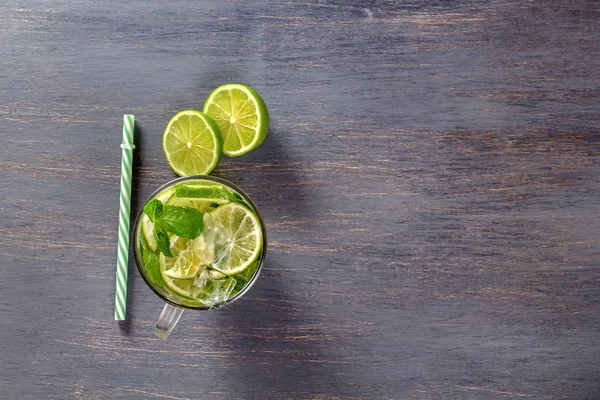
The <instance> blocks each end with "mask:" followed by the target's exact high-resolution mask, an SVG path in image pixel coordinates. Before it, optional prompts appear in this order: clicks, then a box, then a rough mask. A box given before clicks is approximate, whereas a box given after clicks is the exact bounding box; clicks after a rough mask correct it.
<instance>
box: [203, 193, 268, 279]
mask: <svg viewBox="0 0 600 400" xmlns="http://www.w3.org/2000/svg"><path fill="white" fill-rule="evenodd" d="M205 216H209V217H212V218H209V217H206V218H205V219H204V221H205V224H206V225H205V231H206V235H207V237H211V236H210V235H212V237H214V238H217V239H212V240H213V243H214V256H213V264H212V266H213V268H214V269H217V270H219V271H220V272H222V273H224V274H226V275H229V276H231V275H235V274H239V273H241V272H242V271H244V270H246V269H247V268H248V267H249V266H250V265H251V264H252V262H253V261H254V260H256V259H257V258H258V257H259V255H260V252H261V249H262V229H261V226H260V222H259V220H258V218H257V216H256V214H254V213H253V212H252V211H250V209H248V208H247V207H245V206H243V205H241V204H237V203H228V204H224V205H222V206H220V207H219V208H217V209H215V210H214V211H212V212H210V213H209V214H205ZM211 219H212V221H211ZM204 234H205V233H203V235H204Z"/></svg>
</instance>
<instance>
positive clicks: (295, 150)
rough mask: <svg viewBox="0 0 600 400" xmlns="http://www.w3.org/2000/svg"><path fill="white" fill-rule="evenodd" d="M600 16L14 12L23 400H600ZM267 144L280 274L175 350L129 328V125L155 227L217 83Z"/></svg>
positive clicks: (132, 287) (38, 8) (250, 158)
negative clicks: (165, 146)
mask: <svg viewBox="0 0 600 400" xmlns="http://www.w3.org/2000/svg"><path fill="white" fill-rule="evenodd" d="M599 10H600V9H599V8H598V4H597V3H595V2H593V1H583V0H582V1H574V0H560V1H558V0H556V1H537V2H536V1H464V2H458V1H440V2H429V1H416V0H412V1H402V2H400V1H397V2H393V1H366V2H361V1H357V0H353V1H334V0H331V1H329V0H318V1H313V0H309V1H305V2H293V1H282V2H280V1H265V0H261V1H258V0H257V1H252V2H250V1H247V2H246V1H233V0H232V1H218V0H214V1H204V2H192V1H181V0H175V1H153V2H146V1H131V2H117V1H89V0H88V1H82V2H71V1H66V0H57V1H52V2H48V1H41V0H31V1H21V0H8V2H3V3H2V4H1V5H0V27H1V29H0V65H1V67H2V68H1V69H0V141H1V149H2V150H1V158H0V166H1V168H0V179H1V183H2V184H1V187H2V205H1V206H0V211H1V212H2V214H1V215H2V219H1V222H0V233H1V235H2V250H1V253H0V263H1V265H2V278H1V280H0V310H1V314H0V315H1V322H2V328H1V333H0V335H1V336H0V349H1V350H0V351H1V352H0V355H1V360H2V361H1V363H0V399H61V400H62V399H71V398H72V399H117V398H131V399H175V400H183V399H312V400H325V399H331V400H334V399H335V400H340V399H344V400H345V399H567V398H568V399H598V398H600V361H599V360H600V312H599V311H600V269H599V262H600V251H599V243H598V237H599V234H600V217H599V212H600V180H599V175H600V174H599V164H600V128H599V126H600V106H599V104H598V101H599V97H600V96H599V94H600V45H599V43H600V11H599ZM228 82H244V83H247V84H249V85H251V86H253V87H254V88H256V89H257V90H258V91H259V92H260V93H261V94H262V95H263V97H264V99H265V101H266V103H267V105H268V106H269V110H270V114H271V121H272V123H271V129H270V132H269V135H268V137H267V139H266V140H265V142H264V143H263V145H262V146H261V147H260V148H259V149H257V150H256V151H254V152H252V153H250V154H247V155H245V156H243V157H239V158H235V159H230V158H225V159H224V160H223V162H222V163H221V164H220V166H219V167H218V168H217V169H216V170H215V172H214V174H215V175H216V176H220V177H223V178H226V179H229V180H231V181H232V182H234V183H236V184H238V185H240V186H241V187H242V188H243V189H244V190H246V191H247V192H248V193H249V194H250V195H251V196H252V197H253V199H254V200H255V201H256V203H257V204H258V206H259V207H260V209H261V210H262V213H263V216H264V218H265V222H266V225H267V229H268V234H269V254H268V256H267V262H266V265H265V267H264V271H263V274H262V275H261V277H260V280H259V281H258V282H257V284H256V286H255V287H254V288H253V289H252V290H251V291H250V292H249V293H248V294H247V296H246V297H245V298H244V299H242V300H240V301H239V302H237V303H236V304H234V305H232V306H231V307H230V308H226V309H224V310H222V311H218V312H197V313H193V312H186V313H184V316H183V318H182V320H181V322H180V325H179V326H178V327H177V329H176V331H175V332H174V333H173V335H172V336H171V337H170V338H169V339H168V340H167V341H162V340H160V339H158V338H156V337H155V336H154V335H153V329H154V323H155V320H156V318H157V316H158V313H159V310H160V308H161V306H162V305H161V301H160V299H159V298H158V297H156V296H155V295H154V294H153V293H152V292H151V291H150V289H149V288H148V287H146V285H145V284H144V282H143V280H142V279H141V277H140V276H139V274H138V272H137V270H136V269H135V266H134V265H133V263H130V266H129V268H130V277H129V298H128V310H127V311H128V313H127V317H128V318H127V321H126V322H124V323H117V322H115V321H114V320H113V301H114V287H115V268H116V261H115V260H116V244H117V238H116V232H117V210H118V190H119V170H120V148H119V144H120V140H121V129H122V128H121V127H122V125H121V124H122V116H123V114H124V113H132V114H135V116H136V120H137V127H138V130H137V133H136V134H137V137H136V141H137V143H136V145H137V148H136V150H135V167H134V181H135V182H134V189H133V197H134V200H133V205H132V210H133V212H137V210H139V208H140V206H141V204H142V202H143V201H144V200H145V199H146V198H147V196H148V195H149V194H150V193H151V192H152V191H154V190H155V189H156V188H157V187H158V186H160V185H161V184H163V183H165V182H167V181H169V180H170V179H172V178H173V177H174V175H173V173H172V172H171V171H170V170H169V168H168V166H167V164H166V162H165V161H164V158H163V154H162V150H161V136H162V132H163V130H164V127H165V125H166V123H167V121H168V119H169V118H170V117H171V116H172V115H173V114H174V113H175V112H177V111H179V110H182V109H187V108H200V107H201V106H202V104H203V102H204V100H205V98H206V96H207V95H208V94H209V93H210V91H211V90H212V89H213V88H214V87H216V86H218V85H219V84H223V83H228Z"/></svg>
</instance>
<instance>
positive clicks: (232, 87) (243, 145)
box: [203, 83, 269, 157]
mask: <svg viewBox="0 0 600 400" xmlns="http://www.w3.org/2000/svg"><path fill="white" fill-rule="evenodd" d="M203 111H204V112H205V113H206V114H208V115H210V116H211V117H212V119H213V120H214V121H215V122H216V123H217V125H218V126H219V129H220V131H221V135H222V136H223V153H225V155H228V156H230V157H236V156H241V155H242V154H246V153H248V152H249V151H250V150H254V149H255V148H257V147H258V146H259V145H260V144H261V143H262V141H263V140H264V139H265V136H267V131H268V130H269V112H268V111H267V106H266V105H265V102H264V101H263V99H262V98H261V97H260V95H259V94H258V93H257V92H256V91H255V90H254V89H252V88H251V87H248V86H246V85H242V84H239V83H231V84H227V85H223V86H219V87H218V88H216V89H215V90H213V91H212V93H211V94H210V95H209V96H208V99H207V100H206V103H204V109H203Z"/></svg>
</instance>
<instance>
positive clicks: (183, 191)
mask: <svg viewBox="0 0 600 400" xmlns="http://www.w3.org/2000/svg"><path fill="white" fill-rule="evenodd" d="M175 197H186V198H201V199H218V200H226V201H233V200H234V197H233V193H231V192H230V191H229V190H227V189H225V188H224V187H223V186H214V185H179V186H177V188H175Z"/></svg>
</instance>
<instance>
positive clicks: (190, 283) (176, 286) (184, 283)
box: [159, 253, 194, 298]
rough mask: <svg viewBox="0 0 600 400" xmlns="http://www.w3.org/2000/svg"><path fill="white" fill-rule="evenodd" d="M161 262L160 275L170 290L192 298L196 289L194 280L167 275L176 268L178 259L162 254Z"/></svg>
mask: <svg viewBox="0 0 600 400" xmlns="http://www.w3.org/2000/svg"><path fill="white" fill-rule="evenodd" d="M159 262H160V273H161V275H162V278H163V280H164V281H165V283H166V284H167V286H168V287H169V289H171V290H172V291H173V292H175V293H177V294H178V295H180V296H183V297H187V298H192V294H193V289H194V280H193V279H177V278H173V277H171V276H169V275H168V274H167V271H171V270H173V268H174V267H175V263H176V262H177V258H174V257H166V256H165V255H164V254H162V253H160V257H159Z"/></svg>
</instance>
